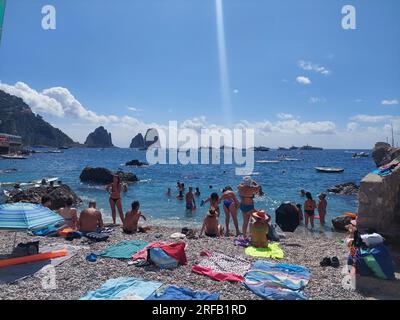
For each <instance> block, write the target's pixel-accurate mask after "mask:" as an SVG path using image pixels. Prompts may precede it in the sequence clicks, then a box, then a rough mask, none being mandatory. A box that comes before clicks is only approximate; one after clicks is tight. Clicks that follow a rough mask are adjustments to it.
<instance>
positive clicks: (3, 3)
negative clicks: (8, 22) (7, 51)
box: [0, 0, 6, 41]
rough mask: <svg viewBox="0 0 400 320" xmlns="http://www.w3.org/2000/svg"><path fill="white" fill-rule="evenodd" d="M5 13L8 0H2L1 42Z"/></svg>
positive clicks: (0, 10)
mask: <svg viewBox="0 0 400 320" xmlns="http://www.w3.org/2000/svg"><path fill="white" fill-rule="evenodd" d="M5 11H6V0H0V41H1V32H2V31H3V20H4V12H5Z"/></svg>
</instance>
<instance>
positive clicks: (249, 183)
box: [237, 176, 260, 238]
mask: <svg viewBox="0 0 400 320" xmlns="http://www.w3.org/2000/svg"><path fill="white" fill-rule="evenodd" d="M237 189H238V191H239V196H240V210H241V211H242V214H243V226H242V233H243V237H244V238H246V236H247V229H248V225H249V220H250V215H251V214H252V213H253V212H255V209H254V200H253V199H254V197H255V196H256V195H257V194H259V192H260V186H259V185H258V184H257V182H255V181H254V180H253V179H251V177H249V176H247V177H244V178H243V181H242V183H241V184H239V185H238V187H237Z"/></svg>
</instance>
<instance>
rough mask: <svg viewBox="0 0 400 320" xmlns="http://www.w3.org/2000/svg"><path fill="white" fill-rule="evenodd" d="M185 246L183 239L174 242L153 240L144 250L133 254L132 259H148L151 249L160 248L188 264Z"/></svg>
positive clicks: (180, 261) (182, 262)
mask: <svg viewBox="0 0 400 320" xmlns="http://www.w3.org/2000/svg"><path fill="white" fill-rule="evenodd" d="M185 247H186V243H185V242H183V241H179V242H173V243H168V242H151V243H150V244H148V245H147V246H146V247H144V248H143V249H142V250H139V251H138V252H136V253H135V254H133V255H132V260H133V261H136V260H147V258H148V251H149V249H151V248H160V249H162V250H164V251H165V252H166V253H167V254H168V255H169V256H171V257H172V258H174V259H175V260H177V261H179V263H180V264H182V265H186V264H187V258H186V254H185Z"/></svg>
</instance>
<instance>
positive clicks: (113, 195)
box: [106, 175, 124, 224]
mask: <svg viewBox="0 0 400 320" xmlns="http://www.w3.org/2000/svg"><path fill="white" fill-rule="evenodd" d="M121 189H122V184H121V178H120V176H119V175H114V176H113V182H112V183H110V184H109V185H108V186H107V187H106V190H107V191H108V192H109V193H110V199H109V202H110V207H111V214H112V219H113V223H114V224H116V223H117V217H116V216H117V215H116V212H115V211H116V210H115V207H117V209H118V213H119V217H120V219H121V221H122V223H124V212H123V210H122V200H121Z"/></svg>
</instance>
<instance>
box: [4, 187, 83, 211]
mask: <svg viewBox="0 0 400 320" xmlns="http://www.w3.org/2000/svg"><path fill="white" fill-rule="evenodd" d="M43 196H49V197H50V199H51V209H52V210H57V209H60V208H62V207H64V206H65V203H66V201H67V199H68V198H69V197H71V198H72V199H73V200H74V205H78V204H80V203H82V200H81V198H79V197H78V196H77V195H76V193H75V192H74V191H73V190H72V189H71V188H70V187H69V186H67V185H65V184H63V185H60V186H53V187H52V186H40V187H33V188H29V189H27V190H12V191H10V196H9V197H8V199H7V200H6V202H7V203H15V202H30V203H39V204H40V203H41V199H42V197H43Z"/></svg>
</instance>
